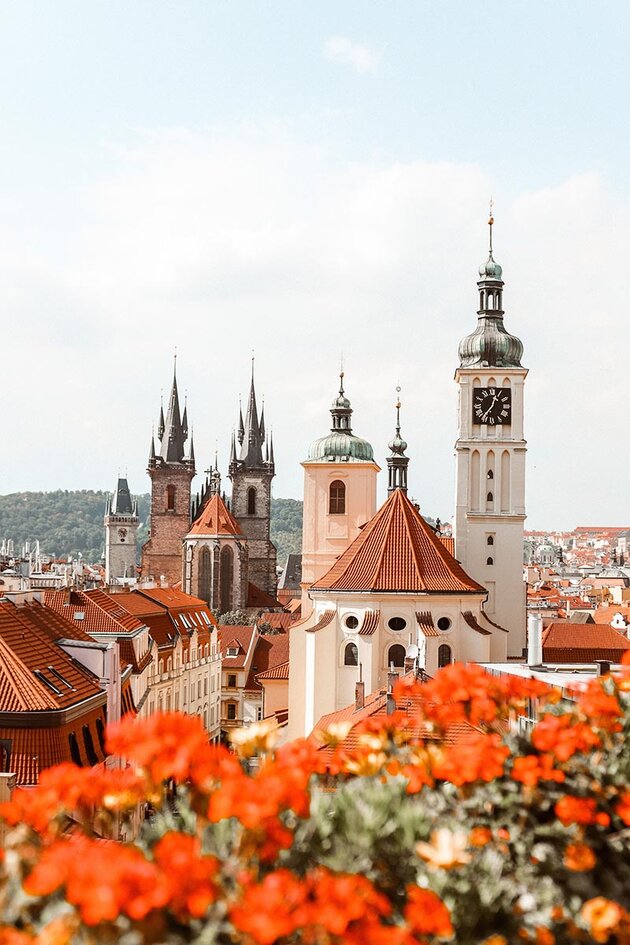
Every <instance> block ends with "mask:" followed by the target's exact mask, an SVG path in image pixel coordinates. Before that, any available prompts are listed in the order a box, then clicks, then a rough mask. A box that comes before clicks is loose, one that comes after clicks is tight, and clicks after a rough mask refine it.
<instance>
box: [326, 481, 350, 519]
mask: <svg viewBox="0 0 630 945" xmlns="http://www.w3.org/2000/svg"><path fill="white" fill-rule="evenodd" d="M328 497H329V502H328V512H329V513H330V515H345V513H346V486H345V483H343V482H342V481H341V479H335V481H334V482H331V484H330V489H329V492H328Z"/></svg>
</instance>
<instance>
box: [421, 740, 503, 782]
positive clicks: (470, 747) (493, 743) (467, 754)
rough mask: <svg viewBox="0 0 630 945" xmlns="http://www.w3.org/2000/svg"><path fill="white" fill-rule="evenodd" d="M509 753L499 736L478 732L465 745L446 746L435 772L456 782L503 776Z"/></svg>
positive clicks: (446, 779)
mask: <svg viewBox="0 0 630 945" xmlns="http://www.w3.org/2000/svg"><path fill="white" fill-rule="evenodd" d="M509 754H510V750H509V748H508V747H507V746H506V745H504V744H503V743H502V741H501V738H500V736H499V735H497V734H488V735H484V734H482V733H475V734H474V735H471V736H470V737H469V738H467V739H466V741H465V742H463V743H462V744H460V745H452V746H449V747H448V748H446V749H445V750H444V752H443V754H442V757H441V758H440V759H439V760H437V761H436V762H435V764H434V767H433V775H434V777H436V778H439V779H441V780H443V781H450V782H451V783H452V784H456V785H462V784H470V783H471V782H473V781H493V780H494V779H495V778H500V777H501V776H502V774H503V767H504V764H505V759H506V758H507V757H508V755H509Z"/></svg>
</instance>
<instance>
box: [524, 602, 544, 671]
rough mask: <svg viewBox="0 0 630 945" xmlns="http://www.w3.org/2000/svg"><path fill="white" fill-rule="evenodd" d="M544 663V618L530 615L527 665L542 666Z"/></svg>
mask: <svg viewBox="0 0 630 945" xmlns="http://www.w3.org/2000/svg"><path fill="white" fill-rule="evenodd" d="M542 661H543V651H542V617H541V616H540V614H530V615H529V617H528V618H527V665H528V666H540V665H541V664H542Z"/></svg>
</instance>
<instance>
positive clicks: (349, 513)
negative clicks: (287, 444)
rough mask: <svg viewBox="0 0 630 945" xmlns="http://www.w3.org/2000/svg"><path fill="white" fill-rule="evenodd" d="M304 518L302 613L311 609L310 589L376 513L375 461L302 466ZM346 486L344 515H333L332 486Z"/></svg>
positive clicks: (314, 463)
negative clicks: (331, 504) (341, 484)
mask: <svg viewBox="0 0 630 945" xmlns="http://www.w3.org/2000/svg"><path fill="white" fill-rule="evenodd" d="M302 466H303V467H304V517H303V530H302V613H303V614H307V613H308V612H309V610H310V609H311V607H312V603H311V601H310V599H309V595H308V588H309V587H310V586H311V584H313V583H314V582H315V581H317V580H318V579H319V578H320V577H322V575H324V574H325V573H326V572H327V571H328V570H329V568H331V567H332V565H333V564H334V563H335V561H336V560H337V558H338V557H339V555H340V554H342V553H343V552H344V551H345V550H346V548H347V547H348V545H349V544H350V543H351V542H352V541H353V540H354V539H355V538H356V536H357V535H358V534H359V531H360V529H361V526H363V525H365V523H366V522H369V520H370V519H371V518H372V516H373V515H374V513H375V512H376V479H377V474H378V473H379V472H380V467H379V466H377V464H376V463H375V462H364V461H363V462H352V461H350V462H339V463H322V462H309V461H308V460H306V461H305V462H303V463H302ZM336 481H340V482H342V483H343V484H344V485H345V490H346V491H345V497H346V502H345V512H344V513H343V514H339V513H335V514H331V512H330V487H331V485H332V483H333V482H336Z"/></svg>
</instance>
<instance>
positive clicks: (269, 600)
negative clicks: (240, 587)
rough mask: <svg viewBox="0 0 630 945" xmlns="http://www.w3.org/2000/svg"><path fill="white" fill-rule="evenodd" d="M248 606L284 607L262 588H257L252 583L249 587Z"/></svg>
mask: <svg viewBox="0 0 630 945" xmlns="http://www.w3.org/2000/svg"><path fill="white" fill-rule="evenodd" d="M247 606H248V607H263V608H264V607H282V604H281V603H280V601H278V600H276V598H275V597H272V596H271V594H267V593H266V592H265V591H263V590H262V588H260V587H256V585H255V584H252V583H251V582H249V583H248V585H247Z"/></svg>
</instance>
